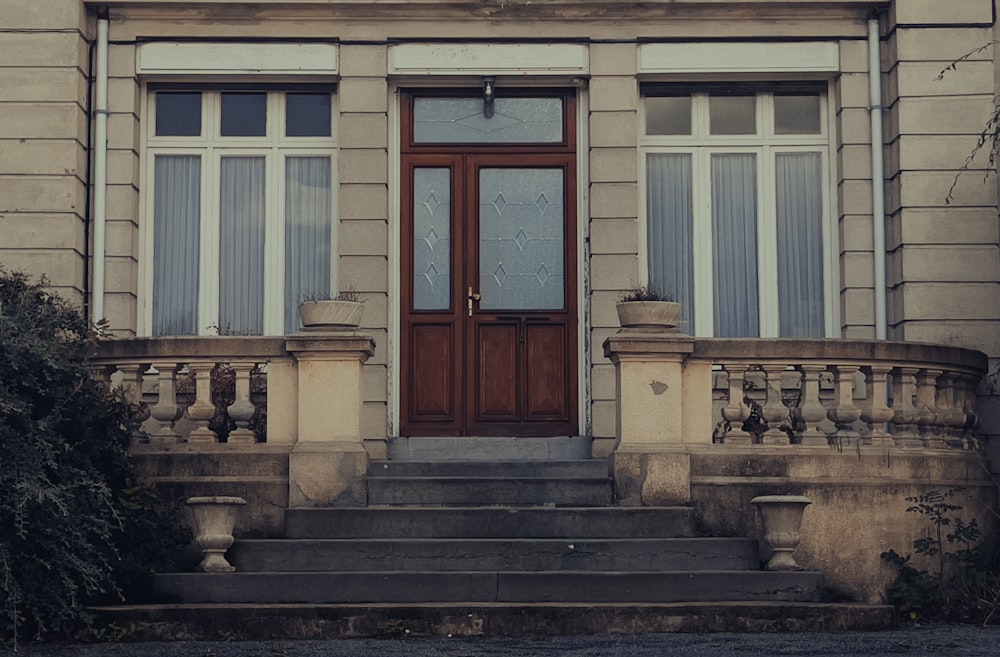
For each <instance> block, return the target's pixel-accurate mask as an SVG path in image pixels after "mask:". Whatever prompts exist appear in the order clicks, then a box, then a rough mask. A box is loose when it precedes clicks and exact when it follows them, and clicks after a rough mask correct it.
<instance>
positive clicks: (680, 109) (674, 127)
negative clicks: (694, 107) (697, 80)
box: [645, 96, 691, 135]
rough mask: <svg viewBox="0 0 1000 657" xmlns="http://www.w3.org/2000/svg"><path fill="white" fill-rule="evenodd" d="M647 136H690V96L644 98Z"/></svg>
mask: <svg viewBox="0 0 1000 657" xmlns="http://www.w3.org/2000/svg"><path fill="white" fill-rule="evenodd" d="M645 105H646V134H647V135H689V134H691V96H668V97H652V96H651V97H648V98H646V103H645Z"/></svg>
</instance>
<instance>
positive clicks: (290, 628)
mask: <svg viewBox="0 0 1000 657" xmlns="http://www.w3.org/2000/svg"><path fill="white" fill-rule="evenodd" d="M92 611H93V612H95V613H96V615H97V617H98V622H100V623H104V624H108V623H114V624H116V625H117V626H119V627H128V628H130V635H131V636H132V638H134V639H135V640H139V641H156V640H162V641H174V640H176V638H177V637H178V636H188V637H191V638H192V639H200V640H212V639H218V637H219V636H221V635H222V634H224V633H231V632H233V631H234V628H242V629H239V630H237V631H236V632H237V638H239V639H243V640H249V639H268V640H273V639H287V640H292V639H325V638H329V637H331V636H337V637H352V638H362V637H379V636H381V637H385V636H391V635H392V634H391V632H392V631H404V630H409V631H410V632H411V636H433V635H438V636H461V635H466V636H468V635H487V636H503V635H580V634H607V633H612V632H613V633H622V632H626V633H650V632H748V631H768V632H774V631H800V632H801V631H803V630H807V631H814V632H815V631H845V630H881V629H888V628H890V627H892V626H893V624H894V623H895V612H894V610H893V608H892V607H889V606H886V605H867V604H859V603H825V602H823V603H820V602H788V601H780V602H772V601H769V600H754V601H732V600H719V601H711V602H647V603H642V604H624V603H611V602H518V603H509V602H504V603H501V602H477V603H471V602H467V601H447V602H412V603H406V604H398V603H381V602H374V603H365V604H362V605H359V604H353V603H270V604H259V603H238V602H236V603H234V602H227V603H189V604H150V605H126V606H111V607H95V608H92Z"/></svg>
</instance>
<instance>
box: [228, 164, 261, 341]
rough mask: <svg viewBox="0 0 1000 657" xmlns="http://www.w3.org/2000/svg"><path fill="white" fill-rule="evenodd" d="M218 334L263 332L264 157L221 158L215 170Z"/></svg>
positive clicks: (254, 333) (255, 333) (257, 333)
mask: <svg viewBox="0 0 1000 657" xmlns="http://www.w3.org/2000/svg"><path fill="white" fill-rule="evenodd" d="M219 175H220V184H219V194H220V196H219V324H218V328H219V333H220V334H227V335H259V334H261V333H263V332H264V208H265V205H264V189H265V187H264V158H263V157H224V158H222V162H221V165H220V170H219Z"/></svg>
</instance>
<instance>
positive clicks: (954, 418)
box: [934, 372, 965, 447]
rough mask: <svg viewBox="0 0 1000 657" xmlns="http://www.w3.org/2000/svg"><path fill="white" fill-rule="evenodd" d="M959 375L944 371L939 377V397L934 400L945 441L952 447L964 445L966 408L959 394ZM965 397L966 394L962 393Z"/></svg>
mask: <svg viewBox="0 0 1000 657" xmlns="http://www.w3.org/2000/svg"><path fill="white" fill-rule="evenodd" d="M957 384H958V377H957V376H956V375H954V374H952V373H951V372H944V373H942V374H941V376H940V377H939V378H938V388H937V398H936V399H935V400H934V403H935V406H937V410H938V425H939V426H940V427H941V431H942V433H943V434H944V439H945V443H946V444H947V445H948V446H950V447H964V446H965V444H964V442H963V440H962V428H963V427H965V410H964V409H963V408H962V401H964V399H959V398H958V397H959V395H958V394H957V392H958V391H957V390H956V386H957ZM962 397H963V398H964V394H963V395H962Z"/></svg>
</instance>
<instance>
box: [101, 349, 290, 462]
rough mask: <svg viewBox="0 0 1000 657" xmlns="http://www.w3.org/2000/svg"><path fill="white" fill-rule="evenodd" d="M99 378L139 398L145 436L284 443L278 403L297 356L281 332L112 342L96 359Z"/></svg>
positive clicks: (168, 440)
mask: <svg viewBox="0 0 1000 657" xmlns="http://www.w3.org/2000/svg"><path fill="white" fill-rule="evenodd" d="M93 364H94V366H95V368H96V369H97V372H98V376H99V377H100V378H102V379H104V380H105V381H107V382H108V383H109V384H110V385H112V386H118V385H120V386H122V388H123V389H124V391H125V394H126V396H127V398H128V399H129V401H130V402H132V403H133V404H134V406H133V408H134V414H133V420H134V421H135V422H136V423H137V424H140V425H141V426H140V428H141V431H140V435H141V436H142V439H141V442H143V443H147V444H151V445H157V446H164V445H170V444H173V443H191V444H196V443H233V444H240V443H244V444H246V443H262V442H269V441H270V442H274V441H275V440H277V441H279V442H281V441H282V439H285V440H286V441H287V440H288V438H289V437H290V434H289V432H288V431H287V427H276V426H275V421H278V422H283V421H287V413H282V412H281V409H276V408H275V403H276V402H280V401H281V399H280V397H281V395H277V396H276V395H274V394H271V395H269V394H268V388H271V389H272V390H281V389H282V388H287V384H288V381H287V380H286V379H287V377H288V376H289V375H290V374H292V375H293V374H294V370H293V367H294V358H293V357H292V355H291V354H289V353H288V352H287V351H286V349H285V339H284V338H280V337H279V338H271V337H242V336H240V337H229V336H225V337H211V338H200V337H171V338H135V339H129V340H110V341H107V342H105V343H102V344H101V352H100V355H99V357H97V358H95V359H94V360H93Z"/></svg>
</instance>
